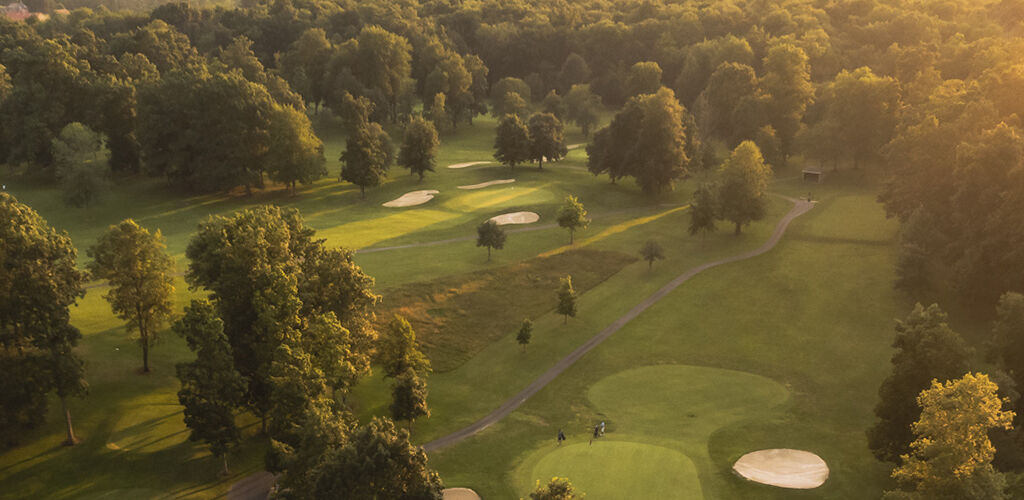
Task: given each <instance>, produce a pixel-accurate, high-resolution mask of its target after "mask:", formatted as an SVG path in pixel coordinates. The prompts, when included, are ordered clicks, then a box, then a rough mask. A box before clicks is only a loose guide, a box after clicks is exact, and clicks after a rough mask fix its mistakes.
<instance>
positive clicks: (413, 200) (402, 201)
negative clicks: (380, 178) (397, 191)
mask: <svg viewBox="0 0 1024 500" xmlns="http://www.w3.org/2000/svg"><path fill="white" fill-rule="evenodd" d="M439 192H440V191H435V190H433V189H424V190H423V191H413V192H411V193H405V194H403V195H402V196H401V197H399V198H398V199H395V200H391V201H389V202H387V203H385V204H384V206H385V207H412V206H416V205H422V204H424V203H426V202H428V201H430V200H432V199H434V195H435V194H438V193H439Z"/></svg>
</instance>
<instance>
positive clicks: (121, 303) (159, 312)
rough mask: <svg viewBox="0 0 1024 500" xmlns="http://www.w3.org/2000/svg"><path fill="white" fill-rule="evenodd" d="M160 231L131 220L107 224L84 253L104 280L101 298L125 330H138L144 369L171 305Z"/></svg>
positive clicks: (170, 265) (170, 267)
mask: <svg viewBox="0 0 1024 500" xmlns="http://www.w3.org/2000/svg"><path fill="white" fill-rule="evenodd" d="M165 249H166V245H165V244H164V238H163V235H162V234H160V230H159V229H158V230H157V231H156V232H155V233H150V232H149V231H148V230H147V229H146V228H144V227H141V226H139V225H138V224H137V223H136V222H135V221H134V220H132V219H125V220H123V221H121V223H119V224H118V225H116V226H110V228H109V229H107V232H106V233H104V234H103V235H102V236H100V239H99V240H98V241H97V242H96V244H95V245H93V246H92V248H90V249H89V252H88V255H89V257H92V259H93V260H92V262H90V263H89V270H90V271H91V272H92V274H93V276H95V277H97V278H100V279H105V280H107V283H108V284H109V285H110V291H109V292H107V294H106V295H104V296H103V298H105V299H107V302H110V307H111V309H113V311H114V314H116V315H117V317H118V318H121V319H122V320H125V321H127V322H128V331H129V332H132V331H135V332H138V334H139V345H140V346H141V347H142V371H143V373H148V372H149V349H150V347H152V346H153V344H155V343H156V341H157V339H158V334H159V332H160V328H161V327H162V326H163V325H164V323H165V322H166V321H167V319H168V318H169V317H170V315H171V307H172V306H173V305H174V279H173V278H172V276H173V274H174V260H173V259H171V257H170V256H168V255H167V254H166V253H165Z"/></svg>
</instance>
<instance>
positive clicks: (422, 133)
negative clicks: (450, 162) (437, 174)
mask: <svg viewBox="0 0 1024 500" xmlns="http://www.w3.org/2000/svg"><path fill="white" fill-rule="evenodd" d="M439 144H440V141H438V139H437V129H435V128H434V125H433V124H432V123H430V122H429V121H427V120H425V119H424V118H423V117H421V116H417V117H414V118H413V119H411V120H409V123H408V124H407V125H406V126H405V136H404V138H403V139H402V148H401V149H400V150H399V152H398V164H399V165H401V166H403V167H405V168H407V169H409V173H411V174H416V175H419V177H420V181H421V182H422V181H423V176H424V175H425V174H426V173H427V172H433V171H434V163H435V161H436V160H435V157H436V156H437V146H438V145H439Z"/></svg>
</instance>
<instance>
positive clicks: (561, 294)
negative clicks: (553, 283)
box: [555, 276, 576, 323]
mask: <svg viewBox="0 0 1024 500" xmlns="http://www.w3.org/2000/svg"><path fill="white" fill-rule="evenodd" d="M560 282H561V285H559V287H558V307H557V308H555V311H557V312H558V314H561V315H562V316H565V321H564V322H565V323H569V317H570V316H572V317H573V318H575V317H576V290H574V289H573V287H572V276H566V277H564V278H562V279H561V281H560Z"/></svg>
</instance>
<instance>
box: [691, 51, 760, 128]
mask: <svg viewBox="0 0 1024 500" xmlns="http://www.w3.org/2000/svg"><path fill="white" fill-rule="evenodd" d="M757 85H758V82H757V75H756V74H755V73H754V68H751V67H750V66H747V65H746V64H741V63H736V62H725V63H722V64H720V65H718V67H717V68H715V72H714V73H712V74H711V78H710V79H709V80H708V85H707V89H706V90H705V91H704V92H705V95H706V96H707V104H708V108H709V109H708V115H709V117H710V121H711V126H710V128H711V130H708V131H707V132H709V133H713V134H716V135H719V136H721V137H724V138H727V139H728V140H729V141H730V142H731V143H732V144H737V143H739V141H740V140H742V139H749V137H742V138H741V137H738V134H737V133H738V132H739V131H740V130H741V127H739V126H738V125H739V124H736V123H734V122H733V117H734V116H735V111H736V107H737V105H738V104H739V103H740V102H741V101H742V100H743V98H745V97H748V96H753V95H755V94H756V93H757V92H758V86H757Z"/></svg>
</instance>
